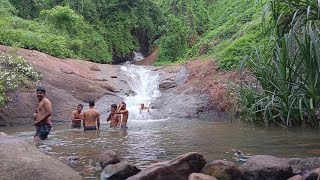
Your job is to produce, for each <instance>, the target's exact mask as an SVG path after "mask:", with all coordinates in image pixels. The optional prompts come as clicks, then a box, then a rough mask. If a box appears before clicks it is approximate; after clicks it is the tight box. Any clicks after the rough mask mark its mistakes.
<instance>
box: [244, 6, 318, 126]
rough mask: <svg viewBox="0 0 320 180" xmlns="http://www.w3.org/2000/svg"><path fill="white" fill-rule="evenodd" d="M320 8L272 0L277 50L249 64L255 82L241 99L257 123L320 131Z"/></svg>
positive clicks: (254, 56)
mask: <svg viewBox="0 0 320 180" xmlns="http://www.w3.org/2000/svg"><path fill="white" fill-rule="evenodd" d="M299 2H300V3H299ZM303 2H304V1H303ZM308 3H310V4H309V5H307V4H308ZM315 4H317V2H316V1H308V2H305V3H302V0H296V1H290V2H287V1H286V2H282V1H277V0H275V1H271V5H272V15H273V17H274V22H275V32H276V38H277V41H276V43H275V47H274V48H273V51H272V53H271V55H268V54H267V55H265V54H262V53H260V52H259V51H257V52H255V53H253V54H252V55H251V56H250V58H248V59H247V61H246V62H245V65H246V66H245V67H246V68H247V69H248V70H249V71H250V72H251V74H252V76H254V77H255V79H256V82H254V83H252V84H243V86H242V89H241V98H240V99H241V101H242V104H243V105H244V108H245V111H246V113H247V115H249V117H251V118H250V119H251V120H252V121H256V122H264V123H266V124H270V123H276V124H280V125H284V126H299V125H302V124H308V125H310V126H312V127H318V126H319V119H318V118H317V116H318V110H319V108H320V91H319V89H320V80H319V78H320V41H319V40H320V39H319V28H318V27H319V26H318V24H317V23H318V22H317V20H318V17H319V16H318V15H316V14H317V13H318V12H320V11H319V10H320V9H318V6H314V5H315Z"/></svg>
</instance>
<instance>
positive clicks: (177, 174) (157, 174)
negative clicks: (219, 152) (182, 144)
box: [128, 152, 206, 180]
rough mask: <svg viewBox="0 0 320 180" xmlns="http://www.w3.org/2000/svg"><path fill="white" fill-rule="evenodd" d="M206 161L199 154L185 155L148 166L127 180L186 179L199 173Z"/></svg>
mask: <svg viewBox="0 0 320 180" xmlns="http://www.w3.org/2000/svg"><path fill="white" fill-rule="evenodd" d="M205 163H206V160H205V159H204V157H203V156H202V155H201V154H199V153H194V152H191V153H187V154H184V155H182V156H179V157H177V158H175V159H173V160H171V161H166V162H161V163H157V164H154V165H151V166H149V167H148V168H146V169H144V170H142V171H141V172H140V173H138V174H136V175H135V176H131V177H129V178H128V180H141V179H150V180H151V179H152V180H168V179H188V177H189V175H190V174H191V173H194V172H200V170H201V169H202V168H203V166H204V165H205Z"/></svg>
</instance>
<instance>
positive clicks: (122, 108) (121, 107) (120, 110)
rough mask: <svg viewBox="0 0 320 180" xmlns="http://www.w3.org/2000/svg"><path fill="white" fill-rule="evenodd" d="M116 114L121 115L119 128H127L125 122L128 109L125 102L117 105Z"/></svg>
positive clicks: (126, 121)
mask: <svg viewBox="0 0 320 180" xmlns="http://www.w3.org/2000/svg"><path fill="white" fill-rule="evenodd" d="M116 114H120V115H121V125H120V127H121V128H128V126H127V123H128V117H129V111H128V110H127V109H126V103H125V102H122V103H120V104H119V107H118V109H117V112H116Z"/></svg>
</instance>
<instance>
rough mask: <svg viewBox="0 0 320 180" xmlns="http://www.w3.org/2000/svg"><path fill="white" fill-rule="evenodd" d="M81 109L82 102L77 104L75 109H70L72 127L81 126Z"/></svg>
mask: <svg viewBox="0 0 320 180" xmlns="http://www.w3.org/2000/svg"><path fill="white" fill-rule="evenodd" d="M82 109H83V105H82V104H78V106H77V110H74V111H72V114H71V123H72V125H71V127H73V128H81V120H83V113H82V112H81V111H82Z"/></svg>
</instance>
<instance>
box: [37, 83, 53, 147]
mask: <svg viewBox="0 0 320 180" xmlns="http://www.w3.org/2000/svg"><path fill="white" fill-rule="evenodd" d="M36 92H37V99H38V101H39V103H38V105H37V108H36V113H35V114H34V115H33V119H34V126H36V135H35V136H34V139H35V140H36V141H38V140H45V139H47V138H48V134H49V133H50V130H51V127H52V122H51V114H52V106H51V102H50V100H49V99H48V98H46V97H45V94H46V90H45V89H44V88H43V87H38V88H37V90H36Z"/></svg>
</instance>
